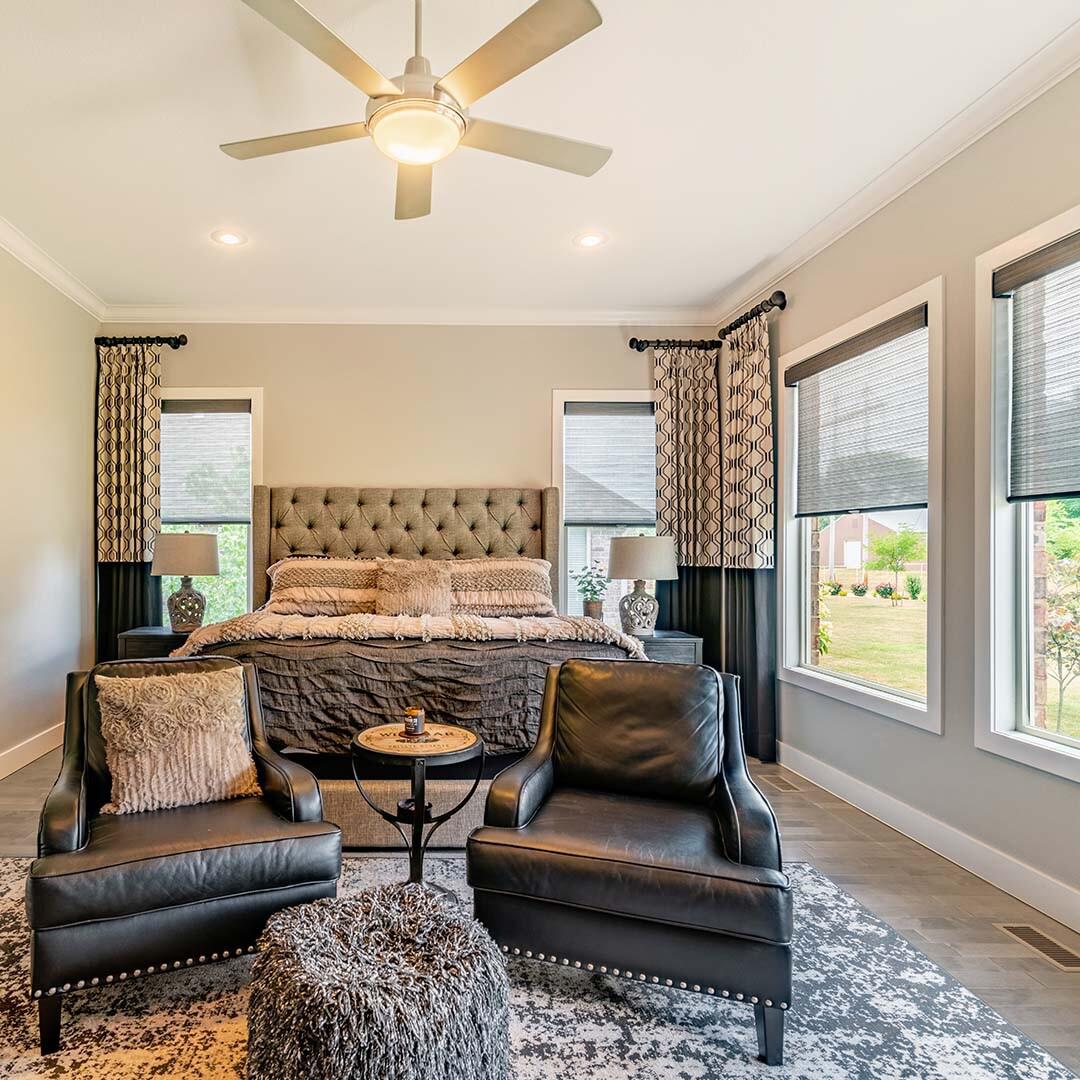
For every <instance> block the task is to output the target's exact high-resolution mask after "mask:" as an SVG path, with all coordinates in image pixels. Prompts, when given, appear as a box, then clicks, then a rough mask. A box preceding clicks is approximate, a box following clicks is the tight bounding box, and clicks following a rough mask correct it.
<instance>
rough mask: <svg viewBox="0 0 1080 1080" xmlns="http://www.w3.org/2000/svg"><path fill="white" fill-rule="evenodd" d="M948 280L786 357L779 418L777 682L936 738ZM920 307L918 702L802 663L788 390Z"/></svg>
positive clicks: (936, 281)
mask: <svg viewBox="0 0 1080 1080" xmlns="http://www.w3.org/2000/svg"><path fill="white" fill-rule="evenodd" d="M943 299H944V282H943V279H942V278H940V277H937V278H934V279H933V280H932V281H928V282H926V283H925V284H923V285H920V286H919V287H918V288H915V289H912V290H911V291H910V292H908V293H905V294H904V295H903V296H898V297H897V298H896V299H895V300H890V301H889V302H888V303H887V304H882V305H881V306H880V307H877V308H874V310H873V311H868V312H866V313H865V314H864V315H860V316H859V317H858V318H857V319H852V320H851V322H848V323H845V324H844V325H843V326H840V327H837V328H836V329H835V330H831V331H830V332H829V333H827V334H823V335H822V336H821V337H819V338H817V339H815V340H814V341H811V342H808V343H807V344H806V345H803V346H800V347H799V348H798V349H793V350H792V351H791V352H789V353H785V354H784V355H783V356H781V357H780V383H781V386H780V403H779V404H780V416H779V423H778V425H777V442H778V447H777V450H778V454H779V463H780V464H779V476H780V491H779V493H778V504H779V505H778V511H779V517H778V520H779V521H780V523H781V529H782V532H781V536H780V544H779V545H778V549H779V550H778V553H777V554H778V560H779V567H778V577H779V581H780V604H779V627H778V641H777V648H778V656H779V658H780V666H779V671H778V678H780V679H781V680H782V681H783V682H785V683H789V684H791V685H792V686H799V687H802V688H803V689H804V690H811V691H813V692H814V693H816V694H823V695H824V696H826V697H830V698H834V699H835V700H837V701H843V702H846V703H847V704H849V705H855V706H858V707H859V708H861V709H866V710H867V711H868V712H872V713H875V714H876V715H878V716H882V717H885V718H887V719H890V720H899V721H901V722H902V723H905V724H911V725H913V726H914V727H917V728H921V729H922V730H923V731H928V732H931V733H932V734H935V735H940V734H941V733H942V709H941V672H942V632H941V624H942V598H943V593H944V581H943V575H942V567H943V550H942V548H943V544H942V540H943V535H942V534H943V528H942V526H943V517H944V514H943V512H942V506H943V503H942V495H943V491H944V473H943V465H944V419H943V418H944V413H943V407H944V324H943V320H942V305H943ZM919 304H925V305H926V315H927V329H928V333H929V350H930V356H929V380H930V384H929V387H928V393H929V413H930V415H929V453H930V458H929V476H928V492H927V496H928V503H927V508H928V511H929V513H928V517H929V521H928V525H927V530H928V531H927V549H928V550H927V600H926V608H927V610H926V701H925V703H924V702H921V701H914V700H912V699H911V698H910V697H905V696H904V695H902V694H893V693H890V692H889V691H888V690H887V689H877V688H875V687H871V686H864V685H862V684H860V683H856V682H853V681H851V680H848V679H844V678H843V677H842V676H839V675H833V674H829V673H826V672H824V671H816V670H813V669H811V668H809V667H805V666H804V665H803V664H802V627H803V620H802V611H801V606H802V540H801V532H802V528H801V523H800V521H799V520H798V519H796V518H795V517H794V516H793V509H794V505H795V428H794V424H795V410H796V395H795V388H794V387H785V386H784V385H783V373H784V371H786V370H787V369H788V368H789V367H791V366H792V365H794V364H797V363H799V362H801V361H802V360H805V359H807V358H808V357H810V356H813V355H815V354H816V353H819V352H822V351H823V350H825V349H828V348H831V347H832V346H833V345H838V344H839V343H840V342H842V341H846V340H847V339H848V338H852V337H854V336H855V335H856V334H861V333H862V332H863V331H864V330H869V329H871V328H872V327H874V326H877V325H878V324H879V323H882V322H885V321H886V320H887V319H891V318H893V317H894V316H896V315H901V314H903V313H904V312H905V311H910V310H911V309H912V308H914V307H917V306H918V305H919Z"/></svg>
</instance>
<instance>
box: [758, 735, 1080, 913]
mask: <svg viewBox="0 0 1080 1080" xmlns="http://www.w3.org/2000/svg"><path fill="white" fill-rule="evenodd" d="M777 760H778V761H779V762H780V764H781V765H783V766H784V768H785V769H790V770H791V771H792V772H793V773H798V775H799V776H802V777H805V778H806V779H807V780H809V781H811V783H814V784H817V786H818V787H821V788H824V789H825V790H826V791H828V792H831V793H832V794H833V795H836V796H837V797H838V798H841V799H843V800H844V801H845V802H848V803H851V805H852V806H855V807H858V809H860V810H862V811H863V812H864V813H867V814H869V815H870V816H871V817H874V818H877V820H878V821H880V822H882V823H883V824H885V825H888V826H889V827H890V828H893V829H896V831H897V832H901V833H903V834H904V835H905V836H908V837H910V838H911V839H912V840H915V841H917V842H918V843H920V844H922V845H923V847H928V848H929V849H930V850H931V851H935V852H937V854H939V855H941V856H943V857H944V858H946V859H948V860H949V861H950V862H953V863H956V865H957V866H961V867H963V868H964V869H965V870H969V871H970V872H971V873H973V874H975V875H976V876H977V877H980V878H982V879H983V880H984V881H988V882H989V883H990V884H991V885H994V886H996V887H997V888H999V889H1001V890H1002V891H1003V892H1007V893H1008V894H1009V895H1010V896H1015V897H1016V899H1017V900H1022V901H1023V902H1024V903H1025V904H1029V905H1030V906H1031V907H1033V908H1036V909H1037V910H1038V911H1041V912H1043V914H1045V915H1049V916H1050V918H1051V919H1056V920H1057V921H1058V922H1060V923H1063V924H1064V925H1065V926H1068V927H1070V928H1071V929H1073V930H1076V931H1078V932H1080V889H1076V888H1074V887H1073V886H1071V885H1067V884H1066V883H1065V882H1064V881H1059V880H1058V879H1057V878H1054V877H1051V876H1050V875H1049V874H1044V873H1043V872H1042V871H1041V870H1038V869H1036V868H1035V867H1034V866H1030V865H1028V864H1027V863H1025V862H1023V861H1021V860H1020V859H1017V858H1015V857H1014V856H1012V855H1007V854H1006V853H1005V852H1004V851H999V850H998V849H997V848H995V847H991V846H990V845H989V844H987V843H984V842H983V841H982V840H978V839H976V838H975V837H974V836H970V835H969V834H968V833H965V832H961V831H960V830H959V829H957V828H954V827H953V826H952V825H947V824H946V823H945V822H944V821H939V820H938V819H937V818H934V817H931V816H930V815H929V814H926V813H923V811H922V810H917V809H916V808H915V807H914V806H910V805H909V804H908V803H905V802H901V801H900V800H899V799H896V798H894V797H893V796H892V795H888V794H886V793H885V792H884V791H881V790H879V789H878V788H875V787H871V786H870V785H869V784H866V783H863V781H862V780H858V779H856V778H855V777H854V776H851V775H850V774H849V773H846V772H842V771H841V770H840V769H836V768H834V767H833V766H832V765H829V764H827V763H826V762H824V761H821V760H820V759H819V758H816V757H814V756H813V755H811V754H807V753H804V752H803V751H802V750H798V749H796V748H795V747H794V746H790V745H788V744H787V743H782V742H781V743H777Z"/></svg>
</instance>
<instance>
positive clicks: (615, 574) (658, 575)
mask: <svg viewBox="0 0 1080 1080" xmlns="http://www.w3.org/2000/svg"><path fill="white" fill-rule="evenodd" d="M678 576H679V568H678V567H677V566H676V565H675V541H674V539H673V538H672V537H670V536H614V537H612V539H611V551H610V553H609V556H608V579H609V580H611V581H632V582H633V583H634V591H633V592H631V593H627V595H626V596H624V597H623V598H622V599H621V600H620V601H619V618H620V619H621V620H622V628H623V632H624V633H627V634H633V635H634V636H635V637H652V635H653V631H654V630H655V629H656V616H657V615H658V614H659V613H660V601H659V600H657V599H656V597H655V596H650V595H649V593H647V592H646V591H645V582H646V581H672V580H674V579H675V578H677V577H678Z"/></svg>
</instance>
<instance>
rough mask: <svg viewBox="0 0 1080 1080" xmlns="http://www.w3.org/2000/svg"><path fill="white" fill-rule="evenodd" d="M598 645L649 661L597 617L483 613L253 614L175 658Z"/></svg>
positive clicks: (211, 630)
mask: <svg viewBox="0 0 1080 1080" xmlns="http://www.w3.org/2000/svg"><path fill="white" fill-rule="evenodd" d="M373 638H389V639H394V640H398V641H407V640H415V641H455V640H456V641H545V642H552V641H594V642H599V643H601V644H607V645H616V646H618V647H619V648H621V649H623V650H625V652H626V655H627V656H630V657H633V658H634V659H636V660H644V659H645V650H644V648H643V647H642V644H641V641H640V639H638V638H634V637H630V635H629V634H624V633H622V632H621V631H619V630H614V629H612V628H611V627H610V626H607V625H606V624H605V623H602V622H598V621H597V620H596V619H586V618H582V617H580V616H577V615H553V616H539V615H538V616H530V617H527V618H521V619H512V618H501V619H490V618H484V617H483V616H480V615H466V614H461V615H419V616H411V615H370V614H368V615H313V616H306V615H274V614H271V613H269V612H265V611H252V612H249V613H248V614H247V615H238V616H237V617H236V618H235V619H226V620H225V621H224V622H219V623H211V624H210V625H209V626H202V627H200V628H199V629H198V630H196V631H195V632H194V633H193V634H191V636H190V637H189V638H188V639H187V641H185V642H184V644H183V645H182V646H181V647H180V648H179V649H177V650H175V652H173V654H172V655H173V656H194V655H196V654H197V653H205V652H212V651H213V649H214V646H215V645H221V644H225V643H229V642H235V641H286V640H289V639H298V640H303V641H320V640H331V641H333V640H338V641H369V640H371V639H373Z"/></svg>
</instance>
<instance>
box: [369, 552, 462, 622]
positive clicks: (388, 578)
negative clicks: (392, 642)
mask: <svg viewBox="0 0 1080 1080" xmlns="http://www.w3.org/2000/svg"><path fill="white" fill-rule="evenodd" d="M378 580H379V589H378V592H377V593H376V594H375V611H376V613H377V614H379V615H449V614H450V567H449V565H448V564H447V562H445V561H443V560H435V559H387V560H385V561H383V562H380V563H379V578H378Z"/></svg>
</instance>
